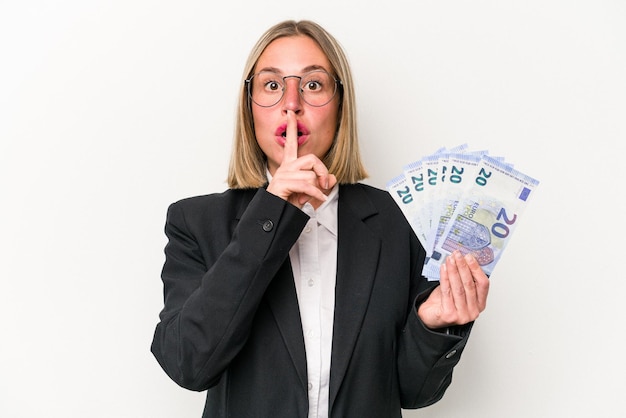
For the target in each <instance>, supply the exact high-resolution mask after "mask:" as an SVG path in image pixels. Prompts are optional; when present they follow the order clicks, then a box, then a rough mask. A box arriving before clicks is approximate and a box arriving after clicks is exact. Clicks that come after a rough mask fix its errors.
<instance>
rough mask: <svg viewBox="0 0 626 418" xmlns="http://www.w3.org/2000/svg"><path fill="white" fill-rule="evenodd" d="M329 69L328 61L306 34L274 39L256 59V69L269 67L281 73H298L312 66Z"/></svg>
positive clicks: (261, 69) (260, 69)
mask: <svg viewBox="0 0 626 418" xmlns="http://www.w3.org/2000/svg"><path fill="white" fill-rule="evenodd" d="M316 67H317V68H319V67H322V68H324V69H326V70H327V71H329V70H330V62H329V61H328V58H327V57H326V55H325V54H324V52H323V51H322V49H321V48H320V47H319V45H318V44H317V42H315V41H314V40H313V39H312V38H309V37H308V36H304V35H299V36H289V37H282V38H278V39H275V40H274V41H272V42H271V43H270V44H269V45H268V46H267V47H266V48H265V50H264V51H263V53H262V54H261V56H260V57H259V60H258V61H257V65H256V71H257V72H258V71H263V70H268V69H271V70H273V71H278V72H280V73H282V74H299V73H302V72H304V71H308V70H310V69H312V68H316Z"/></svg>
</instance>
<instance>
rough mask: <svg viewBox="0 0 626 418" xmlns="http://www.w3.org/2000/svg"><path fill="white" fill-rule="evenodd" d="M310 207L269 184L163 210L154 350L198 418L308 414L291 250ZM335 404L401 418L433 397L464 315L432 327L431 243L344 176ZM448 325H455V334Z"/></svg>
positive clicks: (339, 412)
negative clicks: (427, 318) (426, 305)
mask: <svg viewBox="0 0 626 418" xmlns="http://www.w3.org/2000/svg"><path fill="white" fill-rule="evenodd" d="M307 220H308V217H307V215H306V214H304V212H302V211H301V210H299V209H298V208H296V207H295V206H293V205H291V204H289V203H287V202H286V201H284V200H282V199H280V198H278V197H276V196H274V195H272V194H271V193H268V192H267V191H266V190H265V189H263V188H261V189H258V190H252V189H249V190H228V191H226V192H224V193H221V194H213V195H208V196H200V197H194V198H189V199H185V200H182V201H179V202H177V203H174V204H172V205H171V206H170V208H169V210H168V215H167V222H166V226H165V232H166V235H167V237H168V238H169V242H168V244H167V246H166V248H165V254H166V261H165V264H164V267H163V273H162V279H163V285H164V300H165V306H164V308H163V310H162V311H161V314H160V322H159V323H158V324H157V326H156V331H155V334H154V340H153V342H152V352H153V353H154V356H155V357H156V359H157V360H158V362H159V364H160V365H161V367H162V368H163V369H164V370H165V372H166V373H167V374H168V375H169V376H170V378H172V379H173V380H174V381H175V382H176V383H177V384H179V385H180V386H182V387H185V388H188V389H191V390H196V391H204V390H207V389H208V391H207V401H206V407H205V410H204V415H203V417H212V418H213V417H220V418H222V417H233V418H245V417H262V418H266V417H267V418H283V417H284V418H299V417H302V418H306V417H307V414H308V397H307V370H306V357H305V356H306V353H305V348H304V337H303V333H302V327H301V323H300V316H299V310H298V302H297V297H296V290H295V285H294V282H293V275H292V272H291V265H290V262H289V257H288V255H289V249H290V248H291V247H292V245H293V244H294V243H295V242H296V240H297V239H298V236H299V235H300V233H301V231H302V229H303V228H304V225H305V224H306V222H307ZM338 229H339V232H338V256H337V281H336V301H335V319H334V332H333V348H332V358H331V373H330V405H329V414H330V416H331V417H335V418H351V417H354V418H364V417H372V418H395V417H401V408H419V407H423V406H426V405H430V404H432V403H434V402H436V401H438V400H439V399H440V398H441V397H442V396H443V393H444V391H445V390H446V388H447V387H448V385H449V384H450V381H451V377H452V369H453V367H454V366H455V365H456V364H457V362H458V361H459V358H460V355H461V352H462V350H463V348H464V347H465V344H466V342H467V337H468V335H469V329H470V327H471V325H468V326H465V327H461V328H460V329H458V330H457V331H460V332H455V333H450V334H447V333H444V332H435V331H431V330H429V329H427V328H426V327H425V326H424V325H423V324H422V323H421V321H420V320H419V318H418V316H417V314H416V311H415V306H416V305H417V304H419V303H420V301H421V300H423V299H424V298H425V297H426V296H427V295H428V294H429V292H430V290H432V286H434V285H435V284H433V283H432V282H427V281H426V280H425V279H424V278H423V277H422V276H421V268H422V265H423V262H424V257H425V252H424V249H423V248H422V247H421V245H420V244H419V241H418V240H417V238H416V236H415V234H414V233H413V231H412V230H411V227H410V226H409V224H408V223H407V221H406V219H405V217H404V216H403V215H402V213H401V212H400V210H399V208H398V207H397V205H396V204H395V202H394V201H393V199H392V198H391V196H390V195H389V194H388V193H387V192H385V191H383V190H379V189H375V188H373V187H370V186H366V185H363V184H356V185H344V186H340V190H339V203H338ZM453 334H456V335H453Z"/></svg>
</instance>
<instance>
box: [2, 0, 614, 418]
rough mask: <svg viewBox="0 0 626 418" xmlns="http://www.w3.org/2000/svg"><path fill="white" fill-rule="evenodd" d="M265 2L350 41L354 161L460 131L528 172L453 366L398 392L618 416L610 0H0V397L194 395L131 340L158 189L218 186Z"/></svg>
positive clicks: (157, 400) (57, 405)
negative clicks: (525, 196)
mask: <svg viewBox="0 0 626 418" xmlns="http://www.w3.org/2000/svg"><path fill="white" fill-rule="evenodd" d="M287 18H296V19H300V18H308V19H313V20H316V21H318V22H319V23H321V24H322V25H323V26H325V27H326V28H327V29H328V30H329V31H330V32H331V33H333V34H334V35H335V36H336V37H337V38H338V39H339V40H340V41H341V43H342V44H343V46H344V47H345V49H346V51H347V53H348V57H349V59H350V61H351V64H352V67H353V70H354V75H355V79H356V87H357V99H358V103H359V108H358V109H359V122H360V133H361V142H362V148H363V154H364V158H365V162H366V164H367V166H368V169H369V171H370V174H371V177H370V178H369V179H368V180H367V182H368V183H370V184H373V185H376V186H378V187H381V188H384V186H385V183H386V181H387V180H389V179H390V178H392V177H393V176H395V175H396V174H398V173H399V172H400V170H401V167H402V166H403V165H404V164H406V163H408V162H411V161H413V160H416V159H418V158H420V157H422V156H423V155H425V154H429V153H432V152H433V151H435V150H436V149H437V148H439V147H442V146H449V147H450V146H454V145H458V144H461V143H467V144H469V145H470V148H472V149H488V150H490V152H491V154H493V155H501V156H505V157H506V158H507V160H509V161H511V162H513V163H515V166H516V168H518V169H519V170H521V171H523V172H526V173H527V174H529V175H531V176H533V177H536V178H537V179H539V180H540V181H541V185H540V187H539V189H537V192H536V194H535V195H534V196H533V200H532V201H531V202H530V204H529V207H528V209H527V211H526V212H525V213H524V219H523V222H521V224H520V226H519V227H518V229H517V230H516V232H515V234H516V235H515V237H514V238H513V240H512V241H511V243H510V245H509V246H508V248H507V252H506V253H505V254H504V256H503V258H502V259H501V261H500V263H499V264H498V267H497V268H496V270H495V271H494V274H493V276H492V288H491V294H490V300H489V306H488V308H487V310H486V311H485V313H484V314H483V316H481V318H480V319H479V321H478V323H477V325H476V326H475V328H474V331H473V334H472V337H471V339H470V342H469V344H468V347H467V349H466V351H465V354H464V357H463V359H462V361H461V364H460V365H459V366H458V367H457V369H456V371H455V375H454V380H453V384H452V386H451V387H450V388H449V390H448V392H447V394H446V396H445V397H444V399H443V400H442V401H441V402H440V403H438V404H436V405H434V406H432V407H429V408H426V409H423V410H420V411H405V412H404V416H405V417H407V418H408V417H418V416H419V417H422V418H429V417H430V418H433V417H445V418H455V417H459V418H460V417H462V418H472V417H476V418H502V417H507V418H508V417H520V418H522V417H523V418H528V417H556V416H558V417H618V416H623V414H624V412H623V409H624V408H623V406H624V400H623V399H624V393H625V389H626V384H625V383H624V373H625V372H626V360H624V321H623V319H624V313H623V312H624V305H625V303H624V295H625V294H626V284H625V282H626V280H625V277H624V274H623V270H624V269H623V265H624V261H623V260H624V258H625V257H624V245H623V242H624V240H623V236H624V232H625V231H624V228H623V226H622V224H623V221H622V217H623V216H624V212H625V209H626V207H625V205H624V200H625V199H624V197H623V196H622V194H623V189H624V186H623V184H624V178H623V174H622V173H623V172H624V170H623V162H624V158H625V153H624V151H625V146H624V141H625V139H626V128H625V121H624V119H625V118H624V116H626V99H625V98H626V77H625V75H626V3H625V2H623V1H619V0H614V1H609V0H604V1H599V0H587V1H585V0H580V1H576V0H541V1H538V0H531V1H511V0H500V1H496V0H493V1H487V0H478V1H469V0H468V1H461V0H450V1H434V0H432V1H406V2H405V1H398V0H389V1H383V2H379V1H376V2H364V1H362V0H352V1H339V0H319V1H315V2H293V1H289V2H288V1H279V0H264V1H254V2H253V1H248V2H236V1H232V2H223V3H222V2H210V1H199V0H197V1H177V2H173V1H169V2H166V1H154V0H130V1H129V0H124V1H122V0H112V1H88V0H80V1H79V0H65V1H62V0H60V1H49V2H47V1H41V0H40V1H28V0H26V1H18V0H12V1H10V0H0V140H1V142H0V187H1V189H0V192H1V195H0V196H1V199H2V200H1V204H0V232H1V239H0V274H1V276H0V280H1V288H0V289H1V290H0V318H2V324H1V332H0V416H2V417H6V418H21V417H29V418H30V417H54V418H67V417H70V418H74V417H81V418H82V417H90V418H109V417H110V418H118V417H119V418H122V417H131V418H143V417H146V418H161V417H163V418H187V417H189V418H198V417H200V415H201V410H202V406H203V399H204V394H198V393H192V392H188V391H186V390H184V389H182V388H179V387H178V386H176V385H175V384H174V383H173V382H171V381H170V380H169V379H168V378H167V377H166V375H165V373H163V372H162V371H161V369H160V368H159V366H158V365H157V363H156V361H155V360H154V358H153V357H152V355H151V354H150V351H149V346H150V342H151V339H152V332H153V329H154V326H155V324H156V322H157V321H158V313H159V310H160V309H161V306H162V299H161V298H162V294H161V292H162V290H161V282H160V269H161V266H162V263H163V260H164V257H163V247H164V245H165V242H166V241H165V236H164V234H163V225H164V221H165V212H166V209H167V206H168V204H169V203H171V202H173V201H175V200H177V199H180V198H182V197H187V196H191V195H197V194H205V193H210V192H216V191H221V190H223V189H224V188H225V183H224V179H225V177H226V171H227V164H228V158H229V151H230V144H231V138H232V130H233V124H234V111H235V100H236V96H237V92H238V91H239V89H240V88H241V86H240V85H239V82H240V77H241V71H242V69H243V65H244V62H245V59H246V57H247V54H248V51H249V50H250V48H251V47H252V45H253V44H254V42H255V41H256V39H257V38H258V36H259V35H260V34H261V33H262V32H263V31H264V30H265V29H267V28H268V27H269V26H271V25H272V24H274V23H276V22H278V21H280V20H283V19H287ZM364 367H367V366H366V365H364Z"/></svg>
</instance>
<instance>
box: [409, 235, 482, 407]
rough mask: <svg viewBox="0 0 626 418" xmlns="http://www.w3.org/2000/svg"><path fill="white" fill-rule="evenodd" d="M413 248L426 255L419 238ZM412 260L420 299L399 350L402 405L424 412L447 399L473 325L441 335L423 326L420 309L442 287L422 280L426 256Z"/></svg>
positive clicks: (414, 239) (414, 240) (439, 332)
mask: <svg viewBox="0 0 626 418" xmlns="http://www.w3.org/2000/svg"><path fill="white" fill-rule="evenodd" d="M412 235H413V234H412ZM412 238H413V237H412ZM412 247H413V248H414V249H415V248H417V253H418V254H422V253H423V251H424V250H423V249H422V247H421V245H420V244H419V242H418V241H417V238H416V237H415V238H413V239H412ZM414 251H415V250H414ZM412 259H413V260H414V261H416V265H414V266H413V269H412V271H414V272H416V276H417V277H416V278H415V279H413V286H412V287H413V292H412V293H413V294H415V293H417V296H416V297H415V299H414V303H413V304H412V305H411V307H410V309H409V314H408V318H407V321H406V325H405V327H404V329H403V331H402V335H401V337H400V342H399V349H398V374H399V384H400V394H401V404H402V407H403V408H405V409H414V408H422V407H425V406H428V405H431V404H433V403H435V402H437V401H438V400H440V399H441V398H442V397H443V395H444V393H445V391H446V389H447V388H448V386H449V385H450V383H451V382H452V371H453V369H454V367H455V366H456V365H457V363H458V362H459V360H460V358H461V353H462V352H463V349H464V348H465V345H466V344H467V340H468V338H469V334H470V330H471V328H472V325H473V323H470V324H467V325H464V326H457V327H452V328H450V329H447V330H442V331H440V330H431V329H429V328H427V327H426V326H425V325H424V324H423V323H422V321H421V320H420V319H419V316H418V315H417V307H418V306H419V305H420V304H421V302H422V301H424V300H425V299H426V298H427V297H428V296H429V295H430V293H431V292H432V290H433V289H434V288H435V287H436V286H438V282H429V281H427V280H426V279H425V278H424V277H422V276H421V270H422V265H423V261H424V257H423V256H414V257H412Z"/></svg>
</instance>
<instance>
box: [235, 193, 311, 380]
mask: <svg viewBox="0 0 626 418" xmlns="http://www.w3.org/2000/svg"><path fill="white" fill-rule="evenodd" d="M246 192H247V193H246V194H245V195H244V197H243V198H242V199H241V201H240V206H239V208H238V210H237V215H236V218H235V220H234V225H233V230H234V228H235V227H236V224H237V223H238V222H239V220H240V219H241V217H242V216H243V213H244V212H245V210H246V208H247V207H248V204H249V203H250V200H252V198H253V197H254V195H255V193H256V190H251V191H246ZM265 297H266V300H267V303H268V304H269V306H270V309H271V310H272V313H273V315H274V319H275V320H276V323H277V324H278V329H279V330H280V333H281V335H282V337H283V342H284V344H285V346H286V347H287V350H288V351H289V354H290V356H291V360H292V361H293V364H294V366H295V368H296V370H297V373H298V377H299V378H300V381H301V382H302V385H303V387H306V385H307V370H306V354H305V349H304V334H303V333H302V324H301V321H300V309H299V308H298V297H297V295H296V287H295V284H294V280H293V273H292V271H291V262H290V261H289V257H287V259H286V260H285V262H284V263H283V265H282V266H281V267H280V269H279V270H278V272H277V273H276V277H274V279H273V280H272V282H271V283H270V285H269V287H268V289H267V291H266V292H265ZM277 367H279V366H277Z"/></svg>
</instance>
